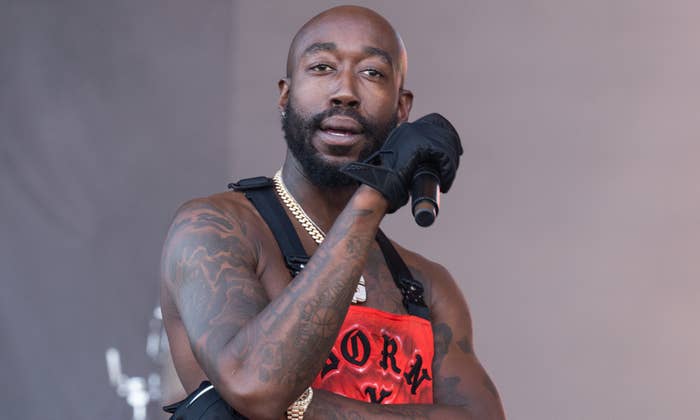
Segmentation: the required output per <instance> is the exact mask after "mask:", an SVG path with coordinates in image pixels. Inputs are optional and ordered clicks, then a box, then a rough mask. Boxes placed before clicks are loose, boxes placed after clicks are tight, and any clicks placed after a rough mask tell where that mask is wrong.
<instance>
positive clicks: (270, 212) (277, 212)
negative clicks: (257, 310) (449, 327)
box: [228, 176, 430, 320]
mask: <svg viewBox="0 0 700 420" xmlns="http://www.w3.org/2000/svg"><path fill="white" fill-rule="evenodd" d="M273 186H274V183H273V182H272V179H271V178H268V177H264V176H259V177H255V178H246V179H242V180H240V181H238V182H232V183H230V184H228V187H229V188H230V189H233V190H234V191H240V192H242V193H243V194H245V196H246V197H247V198H248V200H250V202H251V203H253V205H254V206H255V208H256V209H257V210H258V212H259V213H260V215H261V216H262V218H263V219H264V220H265V222H266V223H267V225H268V226H269V227H270V230H271V231H272V233H273V234H274V235H275V239H276V240H277V245H279V247H280V250H281V251H282V255H284V261H285V263H286V264H287V268H289V271H290V272H291V273H292V277H294V276H296V275H297V274H299V272H300V271H301V270H302V269H303V268H304V265H305V264H306V263H307V262H308V261H309V256H308V255H307V254H306V251H305V250H304V247H303V246H302V245H301V241H300V240H299V236H298V235H297V232H296V230H294V226H293V225H292V222H291V221H290V220H289V217H287V213H286V212H285V211H284V208H283V207H282V204H281V203H280V202H279V200H278V199H277V195H276V194H275V191H274V189H273ZM375 239H376V240H377V243H378V244H379V248H380V249H381V250H382V254H384V260H385V261H386V264H387V266H388V267H389V271H390V272H391V277H392V278H393V279H394V283H396V287H398V288H399V290H400V291H401V294H402V295H403V305H404V307H405V308H406V311H407V312H408V313H409V314H410V315H415V316H418V317H421V318H424V319H428V320H429V319H430V309H429V308H428V306H427V305H426V304H425V301H424V299H423V284H422V283H421V282H420V281H418V280H416V279H414V278H413V275H412V274H411V272H410V271H409V269H408V267H407V266H406V263H405V262H404V261H403V259H402V258H401V256H400V255H399V253H398V252H397V251H396V249H395V248H394V246H393V245H392V244H391V241H389V238H387V237H386V235H384V232H382V231H381V229H378V230H377V236H376V238H375Z"/></svg>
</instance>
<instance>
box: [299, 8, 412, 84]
mask: <svg viewBox="0 0 700 420" xmlns="http://www.w3.org/2000/svg"><path fill="white" fill-rule="evenodd" d="M350 31H352V32H356V33H359V34H362V35H366V38H367V39H366V44H367V45H364V46H363V47H364V48H365V50H366V51H368V52H371V53H373V54H377V55H380V56H382V57H383V58H384V59H385V60H387V61H388V62H389V63H390V64H391V65H392V67H393V68H394V70H395V71H396V72H397V75H398V76H399V78H400V81H401V85H403V80H404V79H405V77H406V67H407V57H406V49H405V47H404V44H403V40H402V39H401V36H400V35H399V33H398V32H396V30H395V29H394V28H393V27H392V26H391V24H390V23H389V22H388V21H387V20H386V19H384V17H383V16H381V15H380V14H378V13H377V12H375V11H373V10H371V9H368V8H365V7H359V6H338V7H334V8H332V9H328V10H326V11H324V12H321V13H320V14H318V15H316V16H314V17H313V18H311V19H310V20H309V21H308V22H306V23H305V24H304V26H302V27H301V29H299V31H298V32H297V33H296V35H295V36H294V39H293V40H292V43H291V45H290V46H289V53H288V54H287V78H291V77H292V75H293V74H294V69H295V68H296V65H297V63H298V61H299V59H300V58H301V57H302V56H303V55H304V54H305V53H308V52H309V51H311V50H315V49H318V48H324V49H333V48H337V43H336V42H334V41H335V40H334V39H333V38H334V36H335V37H338V36H342V34H343V33H348V32H350ZM373 38H376V39H373ZM378 41H380V42H378Z"/></svg>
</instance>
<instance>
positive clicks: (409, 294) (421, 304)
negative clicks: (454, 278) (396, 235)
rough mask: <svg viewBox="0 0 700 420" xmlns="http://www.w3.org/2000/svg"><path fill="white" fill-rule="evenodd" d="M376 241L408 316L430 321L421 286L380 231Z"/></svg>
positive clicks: (428, 309)
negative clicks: (401, 296)
mask: <svg viewBox="0 0 700 420" xmlns="http://www.w3.org/2000/svg"><path fill="white" fill-rule="evenodd" d="M376 239H377V243H378V244H379V248H381V250H382V254H384V259H385V260H386V265H387V266H388V267H389V271H391V277H393V278H394V283H396V287H398V288H399V290H400V291H401V294H402V295H403V306H405V307H406V311H408V313H409V314H410V315H415V316H418V317H421V318H424V319H427V320H430V308H428V306H427V305H426V304H425V300H424V299H423V291H424V290H423V284H422V283H421V282H420V281H418V280H416V279H415V278H413V275H412V274H411V271H410V270H409V269H408V267H407V266H406V263H405V262H404V261H403V258H401V256H400V255H399V253H398V252H397V251H396V248H394V245H392V244H391V241H390V240H389V238H387V237H386V235H385V234H384V232H382V230H381V229H379V230H377V236H376Z"/></svg>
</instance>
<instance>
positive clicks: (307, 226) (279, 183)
mask: <svg viewBox="0 0 700 420" xmlns="http://www.w3.org/2000/svg"><path fill="white" fill-rule="evenodd" d="M272 181H273V183H274V184H275V191H277V195H278V196H279V197H280V200H282V202H283V203H284V205H285V206H287V208H288V209H289V211H290V212H291V213H292V215H293V216H294V218H295V219H297V222H299V224H301V226H302V227H303V228H304V230H305V231H306V232H307V233H308V234H309V235H310V236H311V238H312V239H313V240H314V241H315V242H316V243H317V244H318V245H321V243H322V242H323V240H324V239H325V238H326V234H325V233H324V232H323V230H321V228H320V227H318V225H317V224H316V223H315V222H314V221H313V219H311V218H310V217H309V215H308V214H306V212H305V211H304V209H303V208H302V207H301V205H300V204H299V203H298V202H297V200H296V199H295V198H294V196H293V195H292V194H291V193H290V192H289V190H288V189H287V186H286V185H284V181H283V180H282V170H281V169H280V170H278V171H277V173H275V176H274V178H272ZM365 301H367V290H366V289H365V278H364V277H363V276H360V281H359V282H358V283H357V289H355V294H354V295H353V296H352V303H358V302H360V303H361V302H365Z"/></svg>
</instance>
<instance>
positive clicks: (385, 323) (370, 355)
mask: <svg viewBox="0 0 700 420" xmlns="http://www.w3.org/2000/svg"><path fill="white" fill-rule="evenodd" d="M433 353H434V349H433V329H432V326H431V325H430V321H428V320H427V319H423V318H420V317H417V316H414V315H396V314H392V313H388V312H384V311H380V310H378V309H374V308H368V307H364V306H357V305H351V306H350V308H349V309H348V314H347V316H346V317H345V321H344V322H343V325H342V327H341V328H340V332H339V334H338V338H337V339H336V341H335V344H333V349H332V350H331V353H330V355H329V356H328V359H327V360H326V364H325V365H324V367H323V369H321V372H320V373H319V374H318V376H317V377H316V379H315V380H314V382H313V384H312V387H314V388H319V389H325V390H327V391H331V392H334V393H336V394H339V395H343V396H345V397H348V398H353V399H356V400H360V401H366V402H374V403H380V404H432V402H433Z"/></svg>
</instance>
